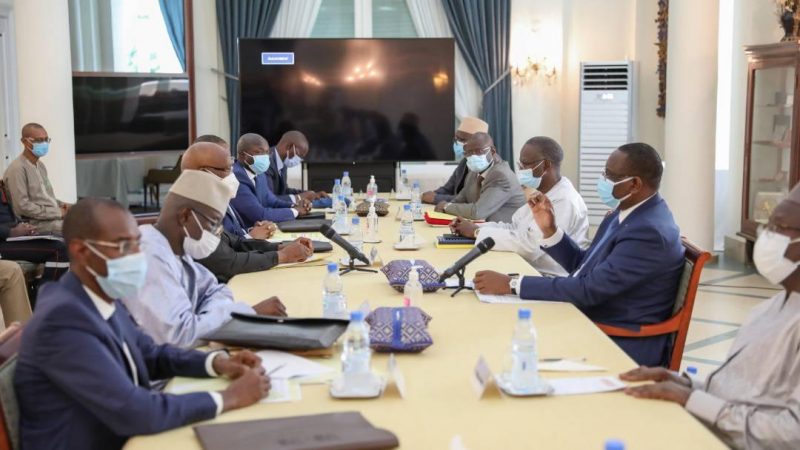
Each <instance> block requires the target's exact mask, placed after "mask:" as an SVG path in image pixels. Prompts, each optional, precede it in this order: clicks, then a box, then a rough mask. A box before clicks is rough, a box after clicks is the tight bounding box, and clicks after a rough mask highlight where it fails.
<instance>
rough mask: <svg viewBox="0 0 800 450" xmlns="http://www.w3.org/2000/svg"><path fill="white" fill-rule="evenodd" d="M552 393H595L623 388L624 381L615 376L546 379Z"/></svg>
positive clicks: (624, 385)
mask: <svg viewBox="0 0 800 450" xmlns="http://www.w3.org/2000/svg"><path fill="white" fill-rule="evenodd" d="M547 382H548V383H550V386H552V387H553V395H578V394H597V393H600V392H613V391H619V390H622V389H625V387H626V386H627V385H626V384H625V383H623V382H622V381H620V380H619V378H617V377H590V378H558V379H548V380H547Z"/></svg>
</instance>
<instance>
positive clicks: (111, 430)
mask: <svg viewBox="0 0 800 450" xmlns="http://www.w3.org/2000/svg"><path fill="white" fill-rule="evenodd" d="M112 326H113V327H115V328H116V329H117V330H118V333H115V332H114V331H113V329H112ZM119 336H122V338H123V339H124V341H125V342H126V343H127V344H128V347H129V350H130V354H131V357H132V359H133V361H134V364H135V365H136V368H137V371H138V376H139V385H138V386H137V385H135V384H134V383H133V378H132V375H131V373H130V370H129V366H128V363H127V360H126V357H125V356H124V354H123V352H122V343H121V341H120V337H119ZM206 357H207V355H206V354H205V353H201V352H198V351H194V350H180V349H177V348H175V347H172V346H169V345H155V344H154V343H153V340H152V339H150V337H148V336H147V335H146V334H144V333H143V332H142V331H141V330H140V329H139V328H138V327H137V326H136V325H135V324H134V323H133V321H132V320H131V318H130V316H129V315H128V313H127V311H126V310H125V307H124V306H122V304H121V303H119V302H117V303H116V310H115V311H114V313H113V314H112V315H111V317H110V318H109V320H108V321H106V320H103V318H102V316H101V315H100V313H99V312H98V310H97V307H96V306H95V305H94V303H93V302H92V300H91V298H89V296H88V295H87V293H86V291H85V290H84V288H83V285H82V284H81V282H80V281H79V280H78V278H77V277H76V276H75V275H74V274H73V273H72V272H69V273H67V274H65V275H64V276H63V277H61V279H60V280H59V281H58V282H55V283H48V284H46V285H44V286H43V287H42V289H41V291H40V292H39V299H38V301H37V304H36V312H35V313H34V315H33V318H32V319H31V320H30V322H28V324H27V325H26V327H25V332H24V333H23V335H22V344H21V347H20V352H19V357H18V360H17V370H16V374H15V377H14V388H15V390H16V394H17V399H18V401H19V407H20V439H21V444H22V445H21V446H22V448H24V449H26V450H36V449H64V450H67V449H78V448H79V449H84V450H92V449H97V450H101V449H116V448H121V447H122V445H123V444H124V443H125V441H126V440H127V439H128V437H130V436H133V435H137V434H151V433H158V432H161V431H164V430H169V429H171V428H176V427H180V426H183V425H186V424H188V423H191V422H196V421H200V420H206V419H210V418H213V417H214V416H215V415H216V409H217V407H216V404H215V403H214V400H213V399H212V398H211V396H210V395H209V394H208V393H206V392H198V393H191V394H184V395H170V394H164V393H161V392H158V391H152V390H150V386H149V385H150V380H155V379H164V378H169V377H173V376H177V375H180V376H190V377H208V373H207V372H206V369H205V360H206Z"/></svg>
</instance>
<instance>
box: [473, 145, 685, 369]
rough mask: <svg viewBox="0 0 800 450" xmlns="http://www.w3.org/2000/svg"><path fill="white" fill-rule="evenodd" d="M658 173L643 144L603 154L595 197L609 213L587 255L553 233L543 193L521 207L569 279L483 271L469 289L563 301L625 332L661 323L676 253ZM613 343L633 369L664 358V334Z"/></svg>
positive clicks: (676, 273)
mask: <svg viewBox="0 0 800 450" xmlns="http://www.w3.org/2000/svg"><path fill="white" fill-rule="evenodd" d="M662 172H663V166H662V164H661V158H660V157H659V156H658V152H656V151H655V149H653V147H651V146H649V145H647V144H642V143H634V144H626V145H623V146H622V147H620V148H618V149H617V150H615V151H614V152H613V153H612V154H611V156H609V158H608V161H607V162H606V168H605V172H604V173H603V175H602V176H601V177H600V179H599V180H598V194H599V196H600V199H601V200H602V201H603V202H604V203H605V204H606V205H608V206H609V207H610V208H612V209H613V211H612V212H611V213H610V214H609V215H608V216H606V218H605V219H604V220H603V222H602V223H601V224H600V228H598V230H597V235H596V236H595V238H594V241H593V242H592V245H591V246H590V247H589V248H588V249H587V250H581V248H580V247H578V246H577V245H576V244H575V242H574V241H573V240H572V239H570V238H569V236H566V235H565V234H564V232H563V231H562V230H561V229H559V228H557V227H556V225H555V218H554V215H553V209H552V205H551V204H550V201H549V200H548V199H547V197H546V196H545V195H544V194H539V195H537V196H535V197H533V198H532V199H531V200H530V201H529V205H530V206H531V208H532V211H533V215H534V218H535V219H536V222H537V224H538V225H539V227H540V228H541V230H542V233H543V235H544V237H545V239H543V240H542V241H541V246H542V249H544V251H545V252H547V254H549V255H550V256H551V257H552V258H553V259H555V260H556V261H557V262H558V263H559V264H561V266H563V267H564V269H566V270H567V272H570V276H568V277H563V278H543V277H523V278H522V279H521V280H515V279H512V278H511V277H509V276H507V275H504V274H500V273H497V272H491V271H484V272H478V273H477V274H476V276H475V287H476V288H477V289H478V290H480V291H481V292H483V293H487V294H510V293H516V292H515V291H517V290H518V291H519V295H520V297H521V298H523V299H537V300H553V301H568V302H571V303H573V304H574V305H575V306H577V307H578V308H579V309H580V310H581V311H583V312H584V314H586V315H587V316H588V317H589V318H590V319H592V320H593V321H595V322H599V323H605V324H609V325H616V326H620V327H626V328H630V329H633V330H636V329H638V328H639V326H640V325H644V324H652V323H657V322H661V321H663V320H666V319H668V318H669V317H670V315H671V313H672V308H673V306H674V304H675V296H676V295H677V289H678V281H679V279H680V276H681V273H682V270H683V264H684V257H683V254H684V250H683V246H682V245H681V238H680V231H679V229H678V226H677V225H676V224H675V220H674V219H673V217H672V213H671V212H670V210H669V208H668V207H667V204H666V202H664V199H662V198H661V196H660V195H659V194H658V189H659V186H660V184H661V175H662ZM613 339H614V341H615V342H616V343H617V344H618V345H619V346H620V347H621V348H622V349H623V350H625V352H626V353H627V354H628V355H629V356H630V357H631V358H633V359H634V360H635V361H636V362H637V363H639V364H642V365H649V366H653V365H663V364H664V363H666V361H667V360H668V357H669V344H670V339H669V337H668V336H656V337H649V338H613Z"/></svg>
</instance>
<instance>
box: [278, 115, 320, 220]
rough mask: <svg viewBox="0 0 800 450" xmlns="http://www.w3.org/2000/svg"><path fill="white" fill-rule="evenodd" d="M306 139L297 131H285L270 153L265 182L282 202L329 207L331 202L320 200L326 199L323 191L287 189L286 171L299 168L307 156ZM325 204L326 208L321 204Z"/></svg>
mask: <svg viewBox="0 0 800 450" xmlns="http://www.w3.org/2000/svg"><path fill="white" fill-rule="evenodd" d="M308 151H309V150H308V139H307V138H306V136H305V135H304V134H303V133H301V132H299V131H297V130H292V131H287V132H286V133H283V135H282V136H281V140H280V141H278V144H277V145H276V146H275V147H273V148H272V149H271V151H270V154H269V158H270V164H269V169H268V170H267V181H268V182H269V188H270V190H272V193H274V194H275V195H277V196H278V197H280V198H281V199H283V200H289V201H291V202H297V201H298V200H299V199H304V200H308V201H310V202H314V207H316V208H323V207H330V203H331V201H330V200H328V201H327V202H325V201H324V200H322V199H325V198H328V194H327V193H326V192H325V191H319V192H314V191H304V190H302V189H296V188H292V187H289V181H288V180H289V178H288V169H289V168H291V167H296V166H299V165H300V164H302V163H303V160H304V159H305V158H306V156H308ZM325 203H327V206H323V204H325Z"/></svg>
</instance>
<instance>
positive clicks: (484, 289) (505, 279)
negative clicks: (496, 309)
mask: <svg viewBox="0 0 800 450" xmlns="http://www.w3.org/2000/svg"><path fill="white" fill-rule="evenodd" d="M472 282H473V283H474V285H475V289H476V290H478V292H480V293H481V294H488V295H506V294H511V286H510V285H509V283H510V282H511V277H510V276H508V275H506V274H504V273H499V272H495V271H493V270H481V271H479V272H477V273H476V274H475V279H473V280H472Z"/></svg>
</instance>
